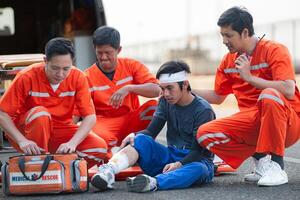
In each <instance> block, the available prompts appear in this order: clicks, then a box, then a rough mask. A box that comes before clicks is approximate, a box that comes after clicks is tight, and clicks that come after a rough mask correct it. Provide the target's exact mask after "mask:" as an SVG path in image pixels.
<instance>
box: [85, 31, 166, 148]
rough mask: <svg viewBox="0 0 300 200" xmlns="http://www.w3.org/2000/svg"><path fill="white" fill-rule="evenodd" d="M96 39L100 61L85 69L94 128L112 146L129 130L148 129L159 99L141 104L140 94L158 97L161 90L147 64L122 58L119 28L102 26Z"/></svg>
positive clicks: (95, 43) (95, 36)
mask: <svg viewBox="0 0 300 200" xmlns="http://www.w3.org/2000/svg"><path fill="white" fill-rule="evenodd" d="M93 43H94V47H95V52H96V56H97V62H96V63H95V64H93V65H92V66H91V67H89V68H88V69H87V70H86V71H85V73H86V75H87V77H88V80H89V84H90V91H91V95H92V99H93V102H94V105H95V110H96V115H97V123H96V126H95V127H94V128H93V131H94V132H95V133H96V134H97V135H99V136H100V137H102V138H103V139H104V140H105V141H106V142H107V145H108V148H112V147H114V146H118V145H120V143H121V142H122V140H123V139H124V138H125V137H126V136H127V135H128V134H130V133H132V132H137V131H139V130H143V129H145V128H146V127H147V126H148V124H149V123H150V121H151V119H152V115H153V113H154V111H155V109H156V105H157V101H156V100H150V101H148V102H146V103H145V104H143V105H142V106H140V103H139V99H138V95H140V96H143V97H149V98H151V97H157V96H158V95H159V94H160V91H161V90H160V88H159V86H158V84H157V80H156V79H155V77H154V76H153V75H152V74H151V73H150V72H149V70H148V69H147V68H146V67H145V66H144V65H143V64H141V63H139V62H138V61H135V60H133V59H129V58H118V54H119V53H120V52H121V49H122V48H121V46H120V34H119V32H118V31H117V30H116V29H114V28H112V27H107V26H102V27H99V28H98V29H97V30H96V31H95V32H94V35H93Z"/></svg>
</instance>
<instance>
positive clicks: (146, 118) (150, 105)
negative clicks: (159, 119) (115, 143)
mask: <svg viewBox="0 0 300 200" xmlns="http://www.w3.org/2000/svg"><path fill="white" fill-rule="evenodd" d="M156 108H157V101H156V100H149V101H147V102H146V103H144V104H143V105H142V106H141V107H139V108H138V109H137V110H135V111H134V112H131V113H130V115H129V117H128V118H127V119H126V121H125V122H124V125H123V127H122V129H121V131H120V133H119V134H118V138H119V139H120V140H119V141H120V142H122V140H123V139H124V138H125V137H126V136H127V135H128V134H130V133H133V132H138V131H141V130H144V129H146V128H147V127H148V125H149V123H150V122H151V120H152V118H153V114H154V112H155V110H156Z"/></svg>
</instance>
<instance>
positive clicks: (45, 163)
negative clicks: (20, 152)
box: [18, 155, 53, 181]
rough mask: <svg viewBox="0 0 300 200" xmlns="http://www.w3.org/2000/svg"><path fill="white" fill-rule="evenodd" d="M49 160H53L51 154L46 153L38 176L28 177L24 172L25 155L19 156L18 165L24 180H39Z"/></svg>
mask: <svg viewBox="0 0 300 200" xmlns="http://www.w3.org/2000/svg"><path fill="white" fill-rule="evenodd" d="M51 160H53V156H52V155H47V156H46V158H45V160H44V162H43V165H42V168H41V174H40V175H39V176H38V177H31V178H29V177H28V176H27V175H26V173H25V156H20V158H19V161H18V165H19V169H20V171H21V172H22V174H23V176H24V178H25V179H26V180H28V181H36V180H39V179H40V178H41V177H42V176H43V175H44V174H45V172H46V171H47V169H48V166H49V163H50V161H51Z"/></svg>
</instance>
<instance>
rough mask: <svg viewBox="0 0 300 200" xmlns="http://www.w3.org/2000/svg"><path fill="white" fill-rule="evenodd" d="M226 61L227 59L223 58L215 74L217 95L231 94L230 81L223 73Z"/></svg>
mask: <svg viewBox="0 0 300 200" xmlns="http://www.w3.org/2000/svg"><path fill="white" fill-rule="evenodd" d="M226 60H227V57H226V56H225V57H224V58H223V60H222V62H221V64H220V66H219V67H218V69H217V72H216V78H215V92H216V93H217V94H218V95H228V94H231V93H232V80H230V77H229V75H227V74H225V72H224V69H225V67H226V65H227V63H228V62H227V61H226Z"/></svg>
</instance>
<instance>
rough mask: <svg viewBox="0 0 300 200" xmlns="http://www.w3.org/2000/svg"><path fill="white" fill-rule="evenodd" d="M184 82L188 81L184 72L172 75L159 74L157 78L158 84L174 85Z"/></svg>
mask: <svg viewBox="0 0 300 200" xmlns="http://www.w3.org/2000/svg"><path fill="white" fill-rule="evenodd" d="M186 80H188V78H187V73H186V72H185V71H180V72H176V73H174V74H161V75H160V76H159V82H160V83H176V82H181V81H186Z"/></svg>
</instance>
